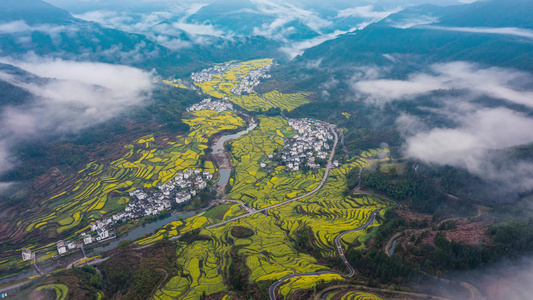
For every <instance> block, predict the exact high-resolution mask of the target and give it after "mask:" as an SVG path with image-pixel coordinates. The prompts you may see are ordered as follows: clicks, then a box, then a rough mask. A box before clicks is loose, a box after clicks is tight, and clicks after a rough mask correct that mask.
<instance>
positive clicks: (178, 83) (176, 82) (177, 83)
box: [163, 79, 188, 89]
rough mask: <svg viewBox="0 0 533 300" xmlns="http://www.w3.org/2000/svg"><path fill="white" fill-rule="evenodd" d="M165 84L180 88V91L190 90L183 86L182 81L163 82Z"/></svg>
mask: <svg viewBox="0 0 533 300" xmlns="http://www.w3.org/2000/svg"><path fill="white" fill-rule="evenodd" d="M163 83H164V84H168V85H171V86H173V87H176V88H180V89H188V87H187V86H186V85H184V84H183V82H182V81H181V79H176V80H163Z"/></svg>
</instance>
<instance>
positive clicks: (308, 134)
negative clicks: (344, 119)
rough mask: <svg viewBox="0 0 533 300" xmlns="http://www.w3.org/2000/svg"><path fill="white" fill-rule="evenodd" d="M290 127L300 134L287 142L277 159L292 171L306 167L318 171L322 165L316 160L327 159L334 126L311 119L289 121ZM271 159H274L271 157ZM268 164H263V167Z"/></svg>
mask: <svg viewBox="0 0 533 300" xmlns="http://www.w3.org/2000/svg"><path fill="white" fill-rule="evenodd" d="M289 125H290V126H291V127H292V129H293V130H294V131H296V132H298V134H296V135H295V136H294V137H293V138H291V139H286V140H285V145H284V146H283V150H282V151H280V152H279V153H278V154H277V155H276V158H277V160H279V161H281V162H282V163H284V164H285V166H286V167H287V168H288V169H289V170H290V171H299V170H301V169H302V168H303V167H304V166H307V167H308V168H309V169H318V168H319V167H320V164H318V163H316V159H317V158H319V159H323V160H325V159H327V158H328V152H329V149H330V148H331V146H330V144H331V143H332V141H333V135H332V134H331V132H330V129H333V125H331V124H327V123H324V122H320V121H315V120H311V119H289ZM269 158H273V155H270V156H269ZM265 166H266V163H265V162H262V163H261V167H265Z"/></svg>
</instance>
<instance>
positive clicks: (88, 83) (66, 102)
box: [0, 57, 154, 172]
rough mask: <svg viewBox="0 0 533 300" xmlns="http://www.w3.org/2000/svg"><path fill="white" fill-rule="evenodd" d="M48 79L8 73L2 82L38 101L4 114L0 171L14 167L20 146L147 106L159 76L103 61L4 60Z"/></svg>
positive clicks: (1, 114) (0, 132)
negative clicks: (29, 78)
mask: <svg viewBox="0 0 533 300" xmlns="http://www.w3.org/2000/svg"><path fill="white" fill-rule="evenodd" d="M0 62H2V63H8V64H12V65H15V66H17V67H19V68H21V69H23V70H25V71H27V72H30V73H33V74H35V75H37V76H39V77H42V78H46V79H44V80H39V81H38V82H35V81H28V80H22V79H20V78H18V77H17V76H15V75H13V74H9V73H7V72H5V71H2V72H0V79H1V80H4V81H7V82H9V83H11V84H13V85H15V86H18V87H20V88H22V89H25V90H27V91H29V92H30V93H31V94H33V96H34V97H33V99H32V100H31V101H30V102H29V103H27V104H23V105H14V106H7V107H3V108H2V110H1V111H0V170H1V171H0V172H4V171H6V170H8V169H9V168H10V167H12V162H13V158H12V157H11V154H10V151H11V150H12V149H13V148H14V147H16V145H17V144H18V143H20V142H26V141H29V140H31V139H33V138H42V137H43V136H52V135H62V134H70V133H74V134H75V133H77V132H79V131H80V130H82V129H85V128H88V127H90V126H93V125H96V124H99V123H102V122H105V121H108V120H110V119H112V118H114V117H116V116H118V115H120V114H121V113H124V112H125V111H127V110H129V109H131V108H133V107H136V106H139V105H142V104H143V102H144V101H146V100H147V99H148V98H149V97H150V95H151V91H152V86H153V82H154V75H153V74H152V73H149V72H145V71H142V70H140V69H136V68H132V67H127V66H119V65H109V64H103V63H91V62H74V61H64V60H60V59H46V58H42V57H29V58H27V60H24V61H20V60H12V59H7V58H2V59H0Z"/></svg>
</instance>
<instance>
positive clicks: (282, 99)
mask: <svg viewBox="0 0 533 300" xmlns="http://www.w3.org/2000/svg"><path fill="white" fill-rule="evenodd" d="M309 95H310V93H294V94H282V93H280V92H278V91H272V92H269V93H266V94H264V95H263V97H265V99H266V100H268V101H270V102H271V103H272V104H274V105H275V106H276V107H279V108H281V109H282V110H288V111H291V110H293V109H295V108H297V107H298V106H301V105H304V104H307V103H310V102H311V101H310V100H309V99H307V96H309Z"/></svg>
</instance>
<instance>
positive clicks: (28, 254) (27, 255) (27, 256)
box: [22, 248, 35, 261]
mask: <svg viewBox="0 0 533 300" xmlns="http://www.w3.org/2000/svg"><path fill="white" fill-rule="evenodd" d="M34 258H35V252H32V251H31V250H30V249H27V248H24V249H22V260H23V261H28V260H32V259H34Z"/></svg>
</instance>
